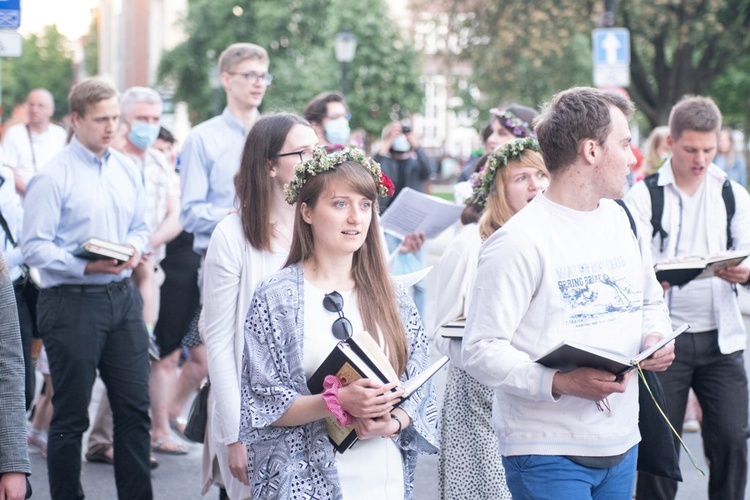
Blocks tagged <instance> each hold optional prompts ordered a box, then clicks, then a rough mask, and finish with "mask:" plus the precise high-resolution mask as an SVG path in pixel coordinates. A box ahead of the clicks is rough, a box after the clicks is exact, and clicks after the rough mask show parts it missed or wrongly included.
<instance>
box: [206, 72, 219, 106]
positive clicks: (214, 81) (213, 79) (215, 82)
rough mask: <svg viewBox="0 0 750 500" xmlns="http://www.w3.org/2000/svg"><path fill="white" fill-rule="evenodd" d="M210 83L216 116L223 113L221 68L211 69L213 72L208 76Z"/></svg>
mask: <svg viewBox="0 0 750 500" xmlns="http://www.w3.org/2000/svg"><path fill="white" fill-rule="evenodd" d="M208 83H209V85H210V87H211V97H212V99H213V104H214V115H218V114H219V113H221V94H220V92H219V91H220V90H221V77H220V75H219V68H218V67H217V66H216V65H214V66H213V67H212V68H211V72H210V73H209V74H208Z"/></svg>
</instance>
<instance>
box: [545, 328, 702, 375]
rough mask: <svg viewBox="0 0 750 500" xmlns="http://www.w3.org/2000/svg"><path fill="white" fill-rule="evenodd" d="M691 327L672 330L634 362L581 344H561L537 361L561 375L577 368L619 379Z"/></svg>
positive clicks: (635, 358) (634, 359)
mask: <svg viewBox="0 0 750 500" xmlns="http://www.w3.org/2000/svg"><path fill="white" fill-rule="evenodd" d="M688 328H690V325H688V324H687V323H686V324H684V325H682V326H680V327H679V328H677V329H676V330H674V331H673V332H672V333H671V334H669V335H666V336H664V338H662V339H661V340H660V341H659V342H657V343H656V344H654V345H652V346H651V347H649V348H648V349H646V350H644V351H642V352H640V353H639V354H638V355H637V356H635V357H633V358H628V357H627V356H623V355H621V354H617V353H614V352H609V351H606V350H604V349H599V348H596V347H592V346H587V345H585V344H582V343H580V342H573V341H563V342H560V343H559V344H557V345H556V346H554V347H553V348H552V349H550V350H548V351H547V352H546V353H544V354H542V355H541V356H539V357H538V358H537V359H535V360H534V361H536V362H537V363H539V364H542V365H544V366H546V367H547V368H556V369H558V370H560V371H562V372H568V371H571V370H574V369H576V368H584V367H586V368H597V369H600V370H606V371H608V372H610V373H614V374H615V375H622V374H624V373H625V372H628V371H630V370H632V369H634V368H635V367H636V365H637V364H638V363H640V362H642V361H643V360H645V359H647V358H648V357H650V356H651V355H652V354H653V353H655V352H656V351H658V350H659V349H661V348H662V347H664V346H665V345H667V344H668V343H670V342H671V341H673V340H674V339H676V338H677V336H678V335H680V334H682V333H684V332H685V331H687V329H688Z"/></svg>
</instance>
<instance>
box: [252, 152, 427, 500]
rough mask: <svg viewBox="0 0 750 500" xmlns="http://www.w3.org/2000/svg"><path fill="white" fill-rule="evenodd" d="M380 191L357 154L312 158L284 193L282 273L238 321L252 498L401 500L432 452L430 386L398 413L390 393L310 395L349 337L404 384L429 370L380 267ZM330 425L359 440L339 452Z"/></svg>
mask: <svg viewBox="0 0 750 500" xmlns="http://www.w3.org/2000/svg"><path fill="white" fill-rule="evenodd" d="M385 182H386V181H385V180H384V179H383V177H382V176H381V172H380V166H379V165H378V164H377V163H375V162H374V161H372V160H371V159H369V158H365V156H364V153H363V152H362V151H359V150H356V149H351V150H348V149H347V150H343V151H338V152H335V153H332V154H330V155H326V153H325V151H324V150H322V149H319V150H316V151H315V155H314V157H313V159H312V160H310V161H307V162H305V163H303V164H300V165H298V166H297V167H296V169H295V175H294V177H293V179H292V181H291V183H290V184H289V185H288V186H287V188H286V192H287V201H288V202H289V203H295V202H296V208H295V221H294V237H293V240H292V247H291V251H290V253H289V258H288V259H287V267H285V268H284V269H283V270H282V271H280V272H279V273H277V274H275V275H274V276H272V277H271V278H269V279H268V280H266V281H265V282H264V283H262V284H261V285H259V286H258V288H257V289H256V291H255V296H254V297H253V300H252V304H251V307H250V310H249V312H248V316H247V320H246V322H245V341H246V347H245V355H244V360H243V366H242V418H241V424H240V425H241V428H240V439H241V440H242V441H243V442H244V443H246V445H247V447H248V475H249V477H248V481H249V484H250V485H251V487H252V493H253V498H257V499H265V498H284V499H286V498H293V497H295V496H299V497H305V498H357V499H370V498H373V499H386V498H387V499H390V498H407V499H409V498H412V487H413V480H414V471H415V467H416V457H417V454H418V453H435V452H436V451H437V447H436V443H437V426H436V424H437V422H436V407H435V399H434V393H433V390H432V388H431V385H430V384H425V385H424V386H422V387H421V388H420V389H419V390H418V391H417V392H416V393H415V394H414V395H412V396H411V397H410V398H409V399H406V400H405V401H403V403H401V405H400V406H399V407H398V408H396V409H392V407H393V405H394V404H395V403H396V402H397V401H398V400H399V399H400V396H401V395H402V394H403V389H401V388H400V387H397V386H396V385H395V383H391V384H385V385H384V384H382V383H380V382H376V381H373V380H368V379H360V380H358V381H355V382H352V383H351V384H349V385H347V386H344V387H340V388H338V389H337V391H336V390H333V389H332V388H331V387H329V388H328V389H327V390H326V391H325V393H324V394H316V395H311V394H310V391H309V390H308V388H307V379H308V378H309V377H310V376H311V375H312V374H313V373H314V372H315V370H316V369H317V368H318V367H319V366H320V364H321V363H322V362H323V360H324V359H325V358H326V357H327V356H328V354H329V353H330V352H331V351H332V349H334V347H335V346H336V344H337V343H338V342H340V341H341V339H342V338H346V337H347V336H349V335H351V333H353V332H355V333H356V332H361V331H366V332H369V333H370V335H372V337H373V339H374V340H375V341H376V342H377V343H378V345H380V346H381V348H382V349H383V351H384V353H385V354H386V356H387V357H388V359H389V360H390V362H391V364H392V366H393V368H394V369H395V371H396V373H397V374H399V376H400V377H401V381H402V382H403V381H405V380H407V379H409V378H411V377H414V376H415V375H417V374H418V373H420V372H421V371H422V370H423V369H425V368H426V367H427V365H428V363H429V355H428V349H427V339H426V337H425V334H424V330H423V328H422V324H421V320H420V318H419V314H418V313H417V311H416V308H415V307H414V304H413V302H412V301H411V299H410V298H409V296H408V295H407V294H406V291H405V290H404V289H403V287H398V288H397V287H396V286H395V285H394V284H393V282H392V281H391V278H390V275H389V273H388V269H387V266H386V262H385V256H384V252H383V244H382V240H381V235H380V231H379V228H378V219H377V213H378V212H377V199H378V196H384V195H386V191H387V189H386V187H385V184H384V183H385ZM392 389H395V390H393V391H392ZM332 416H333V417H334V418H337V420H339V422H341V419H345V420H346V419H351V421H352V422H353V426H354V428H355V430H356V431H357V435H358V437H359V441H357V442H356V443H355V444H354V445H353V446H352V447H351V448H350V449H348V450H346V451H345V452H344V453H335V452H334V448H333V446H332V445H331V443H330V441H329V439H328V435H327V433H326V425H325V419H326V418H328V417H332ZM380 438H385V439H380Z"/></svg>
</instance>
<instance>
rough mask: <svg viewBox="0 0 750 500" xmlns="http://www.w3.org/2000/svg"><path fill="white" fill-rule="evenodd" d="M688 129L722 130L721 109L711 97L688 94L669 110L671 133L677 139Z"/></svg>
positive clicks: (673, 138)
mask: <svg viewBox="0 0 750 500" xmlns="http://www.w3.org/2000/svg"><path fill="white" fill-rule="evenodd" d="M686 130H694V131H696V132H716V133H717V134H718V133H719V131H720V130H721V111H719V107H718V106H717V105H716V103H715V102H714V101H713V99H711V98H710V97H704V96H699V95H686V96H684V97H683V98H682V99H680V100H679V102H678V103H677V104H675V105H674V106H673V107H672V111H670V112H669V135H671V136H672V140H674V141H676V140H679V138H680V137H681V136H682V133H683V132H685V131H686Z"/></svg>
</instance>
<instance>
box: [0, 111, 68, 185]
mask: <svg viewBox="0 0 750 500" xmlns="http://www.w3.org/2000/svg"><path fill="white" fill-rule="evenodd" d="M67 138H68V134H67V132H65V129H64V128H62V127H60V126H58V125H53V124H49V125H48V126H47V130H45V131H44V132H42V133H41V134H37V133H36V132H31V139H29V132H28V130H27V129H26V125H24V124H22V123H20V124H18V125H13V126H12V127H10V128H9V129H8V130H6V131H5V135H4V136H3V161H4V162H5V163H6V164H7V165H8V166H10V167H12V168H14V169H15V170H16V172H17V173H18V175H20V176H21V178H22V179H23V180H24V182H27V183H28V182H29V180H30V179H31V178H32V177H33V176H34V174H36V173H37V172H39V171H40V170H41V169H42V167H44V166H45V165H46V164H47V162H48V161H50V160H51V159H52V157H53V156H55V155H56V154H57V153H59V152H60V151H62V149H63V148H64V147H65V143H66V142H67ZM32 147H33V151H32Z"/></svg>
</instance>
